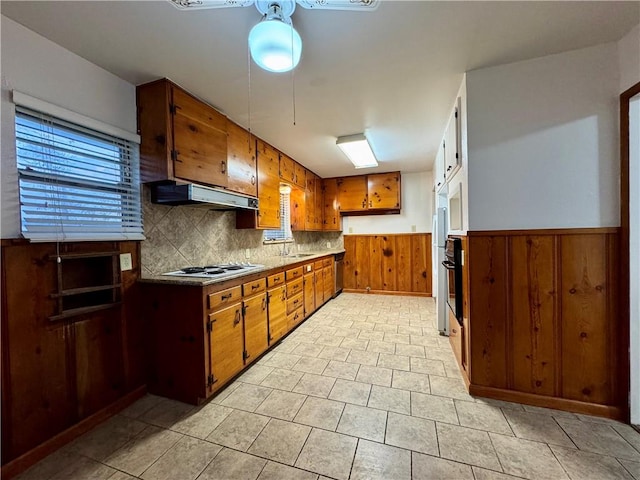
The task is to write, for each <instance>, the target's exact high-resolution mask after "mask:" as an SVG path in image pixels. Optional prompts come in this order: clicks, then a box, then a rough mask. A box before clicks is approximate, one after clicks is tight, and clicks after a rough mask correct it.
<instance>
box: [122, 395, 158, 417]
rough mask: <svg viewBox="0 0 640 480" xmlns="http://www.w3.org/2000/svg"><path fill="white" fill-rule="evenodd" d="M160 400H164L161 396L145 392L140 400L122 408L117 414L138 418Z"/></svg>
mask: <svg viewBox="0 0 640 480" xmlns="http://www.w3.org/2000/svg"><path fill="white" fill-rule="evenodd" d="M162 400H164V399H163V398H162V397H158V396H156V395H150V394H147V395H145V396H144V397H142V398H141V399H140V400H137V401H136V402H134V403H132V404H131V405H129V406H128V407H127V408H125V409H124V410H122V411H121V412H120V413H119V415H122V416H124V417H129V418H138V417H139V416H140V415H142V414H144V413H145V412H147V411H149V410H151V409H152V408H153V407H155V406H156V405H157V404H158V403H160V402H161V401H162Z"/></svg>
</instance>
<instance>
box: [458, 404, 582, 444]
mask: <svg viewBox="0 0 640 480" xmlns="http://www.w3.org/2000/svg"><path fill="white" fill-rule="evenodd" d="M503 412H504V415H505V417H507V420H508V421H509V424H510V425H511V428H512V430H513V433H515V435H516V437H519V438H525V439H527V440H534V441H536V442H545V443H552V444H555V445H560V446H564V447H569V448H575V445H574V444H573V442H572V441H571V439H570V438H569V437H568V436H567V435H566V434H565V433H564V431H563V430H562V429H561V428H560V426H559V425H558V424H557V423H556V421H555V420H554V418H553V417H552V416H550V415H540V414H538V413H533V412H524V411H522V412H521V411H517V410H509V409H504V410H503ZM460 422H462V419H460ZM497 433H500V432H497Z"/></svg>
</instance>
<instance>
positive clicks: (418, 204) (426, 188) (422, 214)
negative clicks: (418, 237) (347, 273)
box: [342, 172, 433, 235]
mask: <svg viewBox="0 0 640 480" xmlns="http://www.w3.org/2000/svg"><path fill="white" fill-rule="evenodd" d="M431 175H432V174H431V172H418V173H403V174H402V175H401V182H402V183H401V190H400V193H401V199H400V201H401V209H400V214H399V215H366V216H362V217H343V220H342V231H343V232H344V234H345V235H348V234H350V233H352V234H376V233H411V232H412V226H413V225H415V227H416V232H430V231H431V219H432V208H431V201H432V196H431V192H432V185H433V179H432V177H431Z"/></svg>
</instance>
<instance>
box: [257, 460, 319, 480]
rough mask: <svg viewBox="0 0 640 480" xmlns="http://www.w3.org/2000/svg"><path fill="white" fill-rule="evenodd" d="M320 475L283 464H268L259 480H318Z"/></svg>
mask: <svg viewBox="0 0 640 480" xmlns="http://www.w3.org/2000/svg"><path fill="white" fill-rule="evenodd" d="M317 478H318V475H316V474H315V473H311V472H305V471H304V470H300V469H299V468H294V467H288V466H286V465H282V464H281V463H275V462H271V461H269V462H267V464H266V465H265V467H264V468H263V469H262V473H260V476H259V477H258V480H316V479H317Z"/></svg>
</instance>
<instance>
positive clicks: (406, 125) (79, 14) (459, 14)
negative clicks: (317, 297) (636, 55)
mask: <svg viewBox="0 0 640 480" xmlns="http://www.w3.org/2000/svg"><path fill="white" fill-rule="evenodd" d="M1 8H2V14H3V15H6V16H8V17H10V18H12V19H13V20H15V21H17V22H19V23H21V24H23V25H24V26H26V27H27V28H29V29H31V30H34V31H36V32H38V33H40V34H41V35H43V36H45V37H47V38H49V39H50V40H52V41H54V42H55V43H58V44H60V45H62V46H63V47H65V48H67V49H68V50H71V51H73V52H75V53H77V54H78V55H80V56H82V57H84V58H86V59H87V60H89V61H91V62H93V63H95V64H97V65H100V66H101V67H103V68H105V69H106V70H108V71H110V72H113V73H114V74H116V75H118V76H120V77H122V78H123V79H125V80H127V81H129V82H131V83H133V84H140V83H144V82H148V81H151V80H155V79H156V78H160V77H168V78H170V79H172V80H173V81H175V82H176V83H178V84H180V85H182V86H183V87H184V88H186V89H187V90H188V91H190V92H192V93H193V94H195V95H197V96H198V97H200V98H202V99H204V100H205V101H207V102H209V103H211V104H212V105H214V106H215V107H217V108H218V109H220V110H221V111H223V112H224V113H225V114H227V115H228V116H229V117H230V118H231V119H232V120H235V121H236V122H238V123H240V124H241V125H243V126H245V127H247V126H249V103H250V107H251V115H250V120H251V128H252V130H253V131H254V132H255V133H256V134H257V135H258V136H260V137H262V138H263V139H264V140H266V141H267V142H269V143H271V144H273V145H274V146H275V147H277V148H278V149H280V150H282V151H283V152H285V153H287V154H289V155H290V156H292V157H293V158H295V159H296V160H298V161H299V162H301V163H302V164H303V165H305V166H306V167H307V168H309V169H311V170H313V171H315V172H316V173H317V174H319V175H320V176H323V177H329V176H336V175H353V174H355V173H356V171H355V170H354V169H353V167H352V166H351V164H350V163H349V161H348V160H347V159H346V157H344V156H343V155H342V153H340V151H339V150H338V148H337V147H336V145H335V140H336V137H337V136H341V135H349V134H353V133H360V132H363V131H366V132H367V135H368V137H369V139H370V141H371V143H372V145H373V148H374V151H375V153H376V156H377V157H378V160H379V162H380V166H379V167H378V168H377V169H373V170H366V171H391V170H401V171H403V172H412V171H422V170H428V169H430V168H431V165H432V162H433V158H434V156H435V152H436V149H437V146H438V143H439V141H440V139H441V138H442V135H443V132H444V129H445V127H446V122H447V117H448V114H449V112H450V111H451V109H452V107H453V104H454V101H455V95H456V92H457V90H458V87H459V85H460V82H461V80H462V74H463V72H465V71H469V70H473V69H478V68H483V67H487V66H492V65H499V64H504V63H509V62H515V61H519V60H524V59H530V58H535V57H540V56H544V55H549V54H552V53H557V52H561V51H566V50H572V49H577V48H583V47H587V46H590V45H596V44H599V43H605V42H610V41H615V40H618V39H619V38H621V37H622V36H624V34H625V33H627V32H628V31H629V30H630V29H631V28H632V27H633V26H634V25H635V24H637V23H638V22H639V21H640V2H611V1H604V2H475V1H472V2H427V1H393V0H382V1H381V5H380V6H379V8H378V9H377V10H376V11H374V12H346V11H339V12H338V11H327V10H305V9H303V8H297V9H296V12H295V13H294V15H293V23H294V26H295V28H296V29H297V30H298V32H299V33H300V35H301V37H302V41H303V53H302V60H301V61H300V65H299V66H298V68H297V69H296V71H295V79H294V80H295V82H294V81H293V78H292V75H291V74H273V73H267V72H264V71H262V70H260V69H259V68H258V67H256V66H255V64H254V65H253V66H252V68H251V102H249V100H248V99H249V81H248V79H249V74H248V52H247V35H248V32H249V30H250V29H251V27H252V26H253V25H254V24H256V23H257V22H258V21H259V19H260V15H259V13H258V12H257V10H256V9H255V8H254V7H253V6H252V7H247V8H228V9H215V10H197V11H188V12H185V11H179V10H177V9H176V8H174V7H173V6H172V5H171V4H169V2H167V1H165V0H162V1H105V2H101V1H76V2H70V1H49V2H30V1H3V2H2V5H1ZM294 83H295V113H296V125H295V126H294V125H293V105H294V100H293V84H294Z"/></svg>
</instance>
